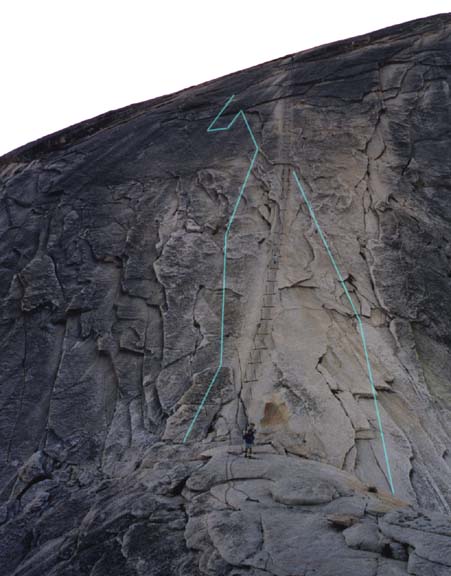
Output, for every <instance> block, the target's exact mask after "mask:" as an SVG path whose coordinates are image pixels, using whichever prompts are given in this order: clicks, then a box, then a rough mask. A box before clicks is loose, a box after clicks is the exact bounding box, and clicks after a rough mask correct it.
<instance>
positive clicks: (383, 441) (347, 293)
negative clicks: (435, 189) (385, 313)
mask: <svg viewBox="0 0 451 576" xmlns="http://www.w3.org/2000/svg"><path fill="white" fill-rule="evenodd" d="M293 175H294V179H295V181H296V184H297V186H298V188H299V192H300V194H301V197H302V198H303V200H304V202H305V203H306V204H307V208H308V211H309V212H310V216H311V217H312V220H313V222H314V224H315V226H316V229H317V230H318V234H319V235H320V238H321V240H322V242H323V244H324V247H325V248H326V252H327V254H328V256H329V258H330V261H331V262H332V266H333V267H334V269H335V272H336V273H337V276H338V279H339V280H340V283H341V285H342V286H343V290H344V292H345V294H346V297H347V299H348V300H349V303H350V304H351V308H352V311H353V312H354V315H355V317H356V318H357V323H358V326H359V332H360V337H361V339H362V345H363V352H364V355H365V360H366V367H367V371H368V380H369V382H370V385H371V392H372V394H373V400H374V408H375V411H376V418H377V423H378V426H379V432H380V435H381V442H382V448H383V451H384V457H385V465H386V468H387V476H388V482H389V485H390V489H391V491H392V494H394V493H395V488H394V486H393V479H392V475H391V469H390V462H389V459H388V452H387V446H386V444H385V436H384V430H383V428H382V420H381V415H380V412H379V403H378V401H377V392H376V386H375V385H374V378H373V370H372V368H371V363H370V358H369V355H368V348H367V345H366V338H365V332H364V330H363V322H362V319H361V318H360V314H359V313H358V312H357V308H356V307H355V305H354V302H353V301H352V298H351V295H350V294H349V290H348V287H347V286H346V283H345V281H344V279H343V276H342V274H341V272H340V269H339V268H338V266H337V263H336V261H335V258H334V257H333V255H332V252H331V250H330V248H329V244H328V242H327V240H326V237H325V236H324V233H323V231H322V229H321V226H320V225H319V222H318V220H317V218H316V215H315V212H314V210H313V207H312V205H311V204H310V201H309V199H308V198H307V194H306V193H305V191H304V188H303V186H302V184H301V181H300V180H299V177H298V175H297V174H296V171H295V170H293Z"/></svg>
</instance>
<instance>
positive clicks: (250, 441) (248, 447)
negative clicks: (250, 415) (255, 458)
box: [243, 424, 255, 458]
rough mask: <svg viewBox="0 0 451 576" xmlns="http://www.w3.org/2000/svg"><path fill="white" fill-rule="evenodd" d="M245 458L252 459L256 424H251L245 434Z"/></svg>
mask: <svg viewBox="0 0 451 576" xmlns="http://www.w3.org/2000/svg"><path fill="white" fill-rule="evenodd" d="M243 440H244V457H245V458H252V448H253V446H254V442H255V424H249V426H248V427H247V428H246V430H245V432H244V434H243Z"/></svg>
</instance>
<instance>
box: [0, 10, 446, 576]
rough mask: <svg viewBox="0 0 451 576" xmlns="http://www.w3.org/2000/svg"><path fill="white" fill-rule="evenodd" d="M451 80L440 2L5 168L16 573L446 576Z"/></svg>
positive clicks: (9, 485) (3, 540)
mask: <svg viewBox="0 0 451 576" xmlns="http://www.w3.org/2000/svg"><path fill="white" fill-rule="evenodd" d="M450 81H451V15H440V16H435V17H431V18H427V19H424V20H420V21H416V22H412V23H407V24H404V25H400V26H396V27H394V28H390V29H387V30H384V31H380V32H376V33H374V34H370V35H367V36H365V37H359V38H356V39H354V40H348V41H343V42H339V43H336V44H332V45H328V46H324V47H321V48H317V49H314V50H309V51H306V52H303V53H299V54H295V55H292V56H288V57H285V58H281V59H279V60H276V61H273V62H269V63H267V64H263V65H261V66H257V67H254V68H251V69H249V70H245V71H242V72H239V73H236V74H232V75H230V76H227V77H224V78H220V79H218V80H214V81H212V82H208V83H206V84H204V85H201V86H197V87H194V88H190V89H188V90H185V91H182V92H179V93H177V94H173V95H171V96H167V97H162V98H159V99H156V100H152V101H149V102H146V103H142V104H137V105H134V106H130V107H128V108H125V109H123V110H119V111H116V112H111V113H108V114H105V115H103V116H101V117H99V118H95V119H93V120H90V121H87V122H84V123H82V124H79V125H77V126H74V127H71V128H68V129H66V130H63V131H62V132H60V133H57V134H55V135H51V136H49V137H47V138H44V139H42V140H41V141H38V142H36V143H33V144H30V145H27V146H25V147H23V148H21V149H18V150H16V151H14V152H11V153H10V154H7V155H6V156H4V157H3V158H0V199H1V205H2V209H1V211H0V218H1V223H0V232H1V235H0V242H1V248H2V249H1V252H0V267H1V277H2V281H1V283H0V291H1V293H0V299H1V300H0V338H1V342H2V354H1V355H0V366H1V370H0V378H1V387H0V402H1V408H2V410H1V418H0V438H1V441H0V461H1V466H0V565H1V566H2V574H5V576H12V575H13V574H14V575H15V576H43V575H45V576H61V575H64V576H75V575H77V576H80V575H86V576H107V575H108V576H115V575H116V574H117V575H118V576H119V575H121V576H141V575H144V574H146V575H147V574H152V575H157V576H158V575H161V576H163V575H165V576H166V575H169V574H171V575H172V574H174V575H179V576H185V575H186V576H197V575H198V576H203V575H212V576H214V575H229V576H245V575H246V576H269V575H273V576H301V575H302V576H307V575H308V576H313V575H315V576H329V575H330V576H332V575H333V576H336V575H341V574H343V575H345V574H346V575H351V576H352V575H353V574H356V575H357V574H358V575H359V576H362V575H363V576H366V575H368V576H390V575H393V576H397V575H402V574H415V575H418V576H420V575H424V576H429V575H431V574H437V575H442V574H443V575H445V574H450V573H451V556H450V553H449V552H450V549H451V548H450V547H451V517H450V514H451V480H450V479H451V453H450V450H451V384H450V381H449V375H450V373H451V290H450V287H451V285H450V276H451V262H450V260H451V202H450V194H451V128H450V127H451V112H450V110H451V108H450ZM232 94H235V98H234V100H233V101H232V103H231V104H230V106H229V107H228V108H227V109H226V110H225V112H224V114H223V116H222V117H221V118H220V119H219V120H218V125H219V126H226V125H227V124H228V123H229V122H230V121H231V120H232V118H233V117H234V115H235V114H237V113H238V112H239V110H242V111H243V112H244V113H245V116H246V119H247V121H248V122H249V126H250V128H251V130H252V132H253V134H254V135H255V139H256V141H257V143H258V146H259V148H260V150H259V154H258V156H257V159H256V163H255V165H254V167H253V170H252V172H251V174H250V177H249V180H248V182H247V186H246V188H245V193H244V196H243V198H242V200H241V202H240V204H239V206H238V209H237V211H236V216H235V218H234V220H233V224H232V226H231V227H230V234H229V237H228V249H227V284H226V289H225V307H224V357H223V366H222V369H221V370H220V372H219V374H218V378H217V380H216V382H215V385H214V386H213V388H212V391H211V394H210V395H209V397H208V399H207V402H206V404H205V406H204V408H203V410H202V411H201V413H200V415H199V418H198V420H197V421H196V424H195V426H194V428H193V430H192V433H191V435H190V437H189V440H188V442H187V443H183V441H182V440H183V437H184V435H185V433H186V431H187V428H188V425H189V423H190V421H191V419H192V418H193V416H194V414H195V411H196V409H197V407H198V405H199V402H200V401H201V400H202V397H203V395H204V393H205V391H206V389H207V387H208V385H209V383H210V382H211V380H212V378H213V376H214V374H215V372H216V369H217V367H218V365H219V351H220V336H221V298H222V282H223V247H224V235H225V233H226V229H227V226H228V223H229V221H230V218H231V216H232V213H233V210H234V206H235V203H236V201H237V199H238V195H239V191H240V189H241V186H242V183H243V180H244V178H245V175H246V172H247V170H248V167H249V164H250V161H251V157H252V154H253V153H254V149H255V148H254V145H253V142H252V140H251V138H250V133H249V130H248V129H247V127H246V125H245V122H244V121H243V116H240V117H239V118H238V120H237V121H236V122H235V124H234V126H233V128H231V129H229V130H227V131H220V132H217V133H210V132H207V128H208V126H209V125H210V123H211V122H212V120H213V119H214V118H215V117H216V115H217V114H218V112H219V111H220V110H221V108H222V106H223V105H224V103H225V102H226V101H227V99H228V98H229V97H230V96H231V95H232ZM293 170H296V173H297V174H298V175H299V177H300V179H301V181H302V184H303V186H304V189H305V191H306V193H307V195H308V197H309V198H310V200H311V203H312V206H313V207H314V210H315V214H316V217H317V219H318V221H319V223H320V225H321V227H322V229H323V231H324V233H325V235H326V236H327V239H328V241H329V244H330V247H331V251H332V253H333V255H334V257H335V259H336V261H337V264H338V266H339V268H340V270H341V272H342V274H343V277H344V280H345V283H346V286H347V289H348V291H349V292H350V294H351V297H352V299H353V303H354V305H355V306H356V308H357V310H358V313H359V315H360V317H361V319H362V324H363V327H364V332H365V335H366V341H367V346H368V355H369V360H370V364H371V366H372V370H373V374H374V383H375V388H376V390H377V399H378V404H379V408H380V415H381V422H382V426H383V431H384V436H385V441H386V445H387V455H388V459H389V462H390V466H391V472H392V476H393V484H394V488H395V494H394V496H393V495H391V494H390V485H389V481H388V476H387V468H386V461H385V457H384V452H383V447H382V443H381V435H380V431H379V426H378V422H377V416H376V412H375V404H374V401H373V396H372V392H371V386H370V383H369V381H368V377H367V365H366V359H365V354H364V350H363V347H362V342H361V339H360V335H359V331H358V323H357V322H356V318H355V316H354V314H353V311H352V309H351V307H350V304H349V302H348V300H347V298H346V295H345V292H344V288H343V285H342V284H341V283H340V282H339V280H338V278H337V275H336V273H335V271H334V268H333V267H332V264H331V262H330V259H329V257H328V255H327V253H326V251H325V248H324V245H323V243H322V241H321V238H320V236H319V234H318V233H317V230H316V228H315V226H314V224H313V221H312V218H311V216H310V214H309V211H308V209H307V206H306V204H305V202H304V201H303V199H302V198H301V196H300V194H299V190H298V188H297V186H296V183H295V181H294V179H293ZM250 421H252V422H255V423H256V425H257V431H258V434H257V444H258V445H257V449H256V455H255V458H254V459H251V460H247V459H244V458H243V457H242V456H241V454H240V441H241V434H242V431H243V429H244V427H245V426H246V424H247V423H248V422H250Z"/></svg>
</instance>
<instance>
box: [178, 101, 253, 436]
mask: <svg viewBox="0 0 451 576" xmlns="http://www.w3.org/2000/svg"><path fill="white" fill-rule="evenodd" d="M234 98H235V95H234V94H233V95H232V96H230V98H229V99H228V100H227V102H226V103H225V104H224V106H223V107H222V108H221V110H220V111H219V113H218V114H217V115H216V117H215V119H214V120H213V122H212V123H211V124H210V126H209V127H208V128H207V132H223V131H225V130H229V129H230V128H231V127H232V126H233V125H234V124H235V122H236V120H237V119H238V118H239V116H241V117H242V118H243V120H244V124H245V126H246V128H247V130H248V132H249V134H250V136H251V139H252V142H253V144H254V146H255V152H254V154H253V156H252V160H251V163H250V164H249V168H248V169H247V172H246V176H245V178H244V180H243V183H242V184H241V188H240V193H239V194H238V198H237V200H236V202H235V205H234V207H233V211H232V215H231V216H230V219H229V222H228V224H227V227H226V232H225V235H224V251H223V252H224V257H223V265H222V302H221V335H220V341H219V365H218V367H217V369H216V372H215V374H214V376H213V378H212V379H211V382H210V384H209V385H208V388H207V390H206V392H205V394H204V396H203V398H202V400H201V402H200V404H199V406H198V408H197V410H196V413H195V414H194V417H193V419H192V420H191V423H190V425H189V427H188V430H187V431H186V434H185V436H184V437H183V442H184V443H185V442H186V441H187V440H188V438H189V435H190V434H191V432H192V430H193V428H194V424H195V423H196V420H197V419H198V417H199V414H200V413H201V411H202V408H203V407H204V406H205V402H206V401H207V398H208V396H209V394H210V392H211V389H212V388H213V386H214V383H215V382H216V380H217V378H218V375H219V372H220V371H221V368H222V364H223V359H224V315H225V292H226V287H227V243H228V239H229V233H230V228H231V227H232V223H233V220H234V219H235V215H236V213H237V210H238V206H239V205H240V202H241V198H242V197H243V194H244V190H245V188H246V185H247V181H248V180H249V176H250V174H251V171H252V168H253V167H254V163H255V159H256V158H257V154H258V152H259V147H258V144H257V141H256V140H255V137H254V134H253V132H252V129H251V127H250V126H249V122H248V121H247V118H246V114H245V113H244V112H243V111H242V110H240V111H239V112H237V113H236V114H235V116H234V117H233V118H232V120H231V121H230V123H229V124H228V125H227V126H226V127H223V128H213V126H214V125H215V124H216V122H217V121H218V119H219V118H220V117H221V116H222V114H223V113H224V111H225V110H226V108H227V107H228V106H229V104H230V102H232V100H233V99H234Z"/></svg>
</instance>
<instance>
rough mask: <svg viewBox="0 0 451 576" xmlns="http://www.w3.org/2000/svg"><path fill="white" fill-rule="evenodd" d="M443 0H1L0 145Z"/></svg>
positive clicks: (424, 10) (445, 7)
mask: <svg viewBox="0 0 451 576" xmlns="http://www.w3.org/2000/svg"><path fill="white" fill-rule="evenodd" d="M440 12H451V0H429V1H428V2H425V1H424V0H423V1H420V0H359V1H357V0H328V1H324V0H309V1H307V0H226V1H222V2H220V1H219V0H0V23H1V30H0V54H1V60H0V62H1V64H0V78H1V87H0V104H1V106H0V155H2V154H4V153H6V152H8V151H9V150H12V149H14V148H17V147H18V146H21V145H22V144H26V143H27V142H30V141H32V140H35V139H36V138H39V137H41V136H44V135H46V134H49V133H51V132H55V131H56V130H59V129H61V128H65V127H66V126H69V125H71V124H74V123H76V122H80V121H81V120H86V119H87V118H91V117H93V116H96V115H98V114H101V113H103V112H106V111H108V110H112V109H115V108H120V107H122V106H126V105H128V104H132V103H134V102H139V101H142V100H148V99H149V98H154V97H156V96H161V95H163V94H168V93H170V92H174V91H176V90H180V89H182V88H186V87H188V86H192V85H194V84H199V83H201V82H205V81H207V80H211V79H213V78H217V77H219V76H223V75H224V74H227V73H229V72H235V71H237V70H241V69H243V68H247V67H249V66H253V65H254V64H260V63H262V62H265V61H267V60H272V59H273V58H278V57H280V56H284V55H286V54H290V53H292V52H298V51H300V50H304V49H306V48H311V47H313V46H318V45H320V44H324V43H326V42H332V41H334V40H339V39H342V38H348V37H350V36H356V35H358V34H364V33H366V32H370V31H373V30H377V29H379V28H383V27H386V26H390V25H392V24H397V23H400V22H405V21H407V20H413V19H414V18H420V17H423V16H429V15H431V14H438V13H440Z"/></svg>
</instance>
